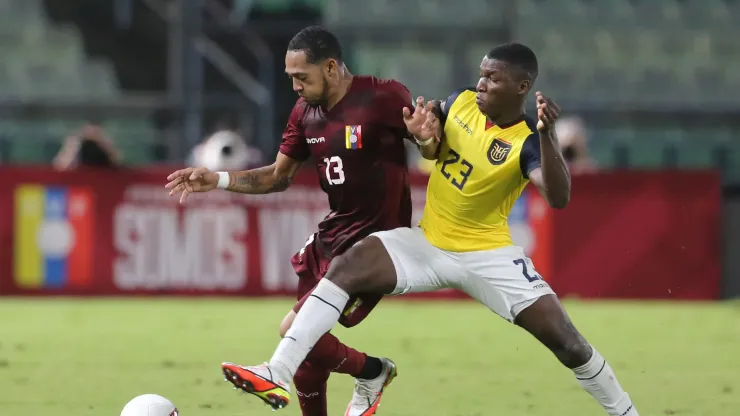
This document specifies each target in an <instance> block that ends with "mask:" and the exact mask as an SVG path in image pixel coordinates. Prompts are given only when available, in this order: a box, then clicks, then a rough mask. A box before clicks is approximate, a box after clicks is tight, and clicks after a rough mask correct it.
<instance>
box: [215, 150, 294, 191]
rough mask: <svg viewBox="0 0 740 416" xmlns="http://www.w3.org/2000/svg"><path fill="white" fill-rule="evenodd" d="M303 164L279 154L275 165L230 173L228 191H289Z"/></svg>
mask: <svg viewBox="0 0 740 416" xmlns="http://www.w3.org/2000/svg"><path fill="white" fill-rule="evenodd" d="M301 165H302V162H300V161H298V160H296V159H293V158H291V157H289V156H286V155H284V154H283V153H280V152H278V155H277V159H276V160H275V163H273V164H272V165H270V166H264V167H261V168H257V169H251V170H245V171H240V172H229V173H228V175H229V185H228V186H227V187H226V190H227V191H231V192H238V193H242V194H269V193H272V192H281V191H284V190H286V189H288V186H290V184H291V182H293V178H295V175H296V173H298V169H300V167H301Z"/></svg>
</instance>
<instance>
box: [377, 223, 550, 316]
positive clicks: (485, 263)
mask: <svg viewBox="0 0 740 416" xmlns="http://www.w3.org/2000/svg"><path fill="white" fill-rule="evenodd" d="M372 235H373V236H375V237H378V238H379V239H380V241H382V242H383V245H384V246H385V248H386V250H388V253H389V254H390V256H391V259H392V260H393V265H394V266H395V267H396V275H397V277H398V282H397V283H396V289H395V290H394V291H393V293H392V294H394V295H400V294H404V293H408V292H431V291H434V290H438V289H444V288H454V289H459V290H462V291H463V292H465V293H467V294H468V295H470V296H471V297H473V298H474V299H476V300H477V301H478V302H480V303H482V304H484V305H486V306H487V307H488V308H489V309H490V310H492V311H493V312H495V313H496V314H498V315H499V316H501V317H502V318H504V319H506V320H508V321H509V322H514V318H516V316H517V315H518V314H519V312H521V311H523V310H524V309H526V308H527V307H529V306H530V305H532V304H533V303H534V302H535V301H536V300H537V299H539V298H540V297H541V296H544V295H552V294H554V293H555V292H553V291H552V289H551V288H550V285H548V284H547V283H546V282H545V281H544V280H542V277H541V276H540V275H539V274H537V272H536V271H535V269H534V266H533V265H532V260H530V259H529V258H528V257H527V256H526V255H524V250H522V248H521V247H517V246H509V247H502V248H498V249H495V250H486V251H471V252H462V253H458V252H452V251H445V250H441V249H439V248H437V247H435V246H433V245H432V244H431V243H430V242H429V241H428V240H427V239H426V237H425V236H424V232H423V231H422V230H421V228H419V227H415V228H396V229H395V230H391V231H382V232H378V233H374V234H372Z"/></svg>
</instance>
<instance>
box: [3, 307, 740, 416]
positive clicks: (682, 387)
mask: <svg viewBox="0 0 740 416" xmlns="http://www.w3.org/2000/svg"><path fill="white" fill-rule="evenodd" d="M291 304H292V302H291V301H290V300H269V301H263V300H236V299H229V300H215V299H192V300H187V299H176V300H173V299H141V300H121V299H116V300H105V299H98V300H79V299H73V300H53V299H44V300H37V299H7V298H0V415H3V416H21V415H28V416H37V415H38V416H40V415H53V416H87V415H90V416H92V415H95V416H99V415H113V416H117V415H118V414H119V412H120V410H121V408H122V407H123V405H124V404H125V403H126V402H127V401H128V400H129V399H130V398H132V397H134V396H135V395H138V394H141V393H158V394H161V395H163V396H165V397H168V398H169V399H171V400H172V401H174V402H175V404H177V406H178V407H179V408H180V410H181V414H182V415H183V416H191V415H214V416H215V415H219V416H230V415H234V416H236V415H241V416H251V415H260V414H264V415H267V414H271V412H270V410H269V408H267V407H265V406H263V405H262V404H261V403H258V400H256V399H255V398H253V397H251V396H247V395H244V394H241V393H238V392H236V391H234V390H232V388H231V385H230V384H228V383H225V382H224V381H223V377H222V376H221V372H220V367H219V364H220V362H221V361H227V360H229V361H236V362H240V363H244V364H256V363H260V362H262V361H265V360H267V359H269V357H270V355H271V353H272V350H273V348H274V347H275V346H276V345H277V342H278V335H277V332H278V329H277V327H278V324H279V323H280V321H281V319H282V317H283V316H284V314H285V312H286V311H287V310H288V309H289V308H290V306H291ZM567 308H568V310H569V311H570V313H571V316H572V318H573V320H574V321H575V323H576V325H577V326H578V327H579V328H580V329H581V331H582V332H583V333H584V334H585V336H586V338H588V339H589V340H590V341H591V342H592V343H593V344H594V345H596V346H597V348H598V349H599V350H600V351H601V353H602V354H603V355H604V356H605V357H606V358H607V359H608V360H609V361H610V363H611V365H612V367H614V369H615V371H616V372H617V375H618V376H619V378H620V381H621V382H622V385H623V386H624V387H625V389H626V390H627V391H628V392H629V393H630V394H631V396H632V397H633V399H634V401H635V403H636V404H637V406H638V409H639V410H640V414H641V415H642V416H651V415H674V414H675V415H682V416H684V415H734V414H740V304H738V303H729V302H728V303H717V304H699V303H691V304H688V303H686V304H677V303H616V302H615V303H581V302H568V303H567ZM336 333H337V334H338V335H339V337H340V338H341V339H343V340H345V341H346V342H348V343H349V344H351V345H353V346H355V347H357V348H358V349H362V350H365V351H367V352H370V353H373V354H378V355H386V356H389V357H392V358H393V359H394V360H395V361H396V363H397V364H398V366H399V377H398V378H397V379H396V381H395V382H394V384H393V385H392V386H391V387H390V388H389V390H388V392H387V395H386V397H385V400H384V402H383V405H382V406H381V408H380V411H379V412H378V415H379V416H393V415H398V416H401V415H403V416H413V415H425V416H427V415H441V416H455V415H461V416H462V415H464V416H474V415H487V416H488V415H537V416H540V415H542V416H545V415H548V416H550V415H568V416H571V415H579V416H580V415H600V414H602V413H601V409H600V407H599V406H598V405H596V403H595V402H594V401H593V399H591V397H590V396H588V395H587V394H586V393H585V392H583V391H582V390H581V389H580V387H579V386H578V384H577V383H576V381H575V380H574V378H573V376H572V374H571V373H570V372H569V371H568V370H566V369H564V368H561V367H560V365H559V364H558V363H557V362H556V360H555V359H554V357H552V356H551V355H550V353H549V352H548V351H546V350H545V349H544V348H543V347H541V346H540V345H538V344H537V342H536V341H535V340H534V339H533V338H531V337H530V336H529V335H528V334H526V333H524V332H523V331H521V330H520V329H518V328H516V327H514V326H512V325H510V324H508V323H506V322H505V321H503V320H501V319H500V318H498V317H496V316H494V315H492V314H491V313H489V312H488V311H487V310H485V309H484V308H483V307H481V306H479V305H477V304H474V303H468V302H455V303H443V302H435V303H423V302H403V301H388V302H385V303H384V304H382V306H381V307H379V308H378V309H377V310H376V311H375V312H373V314H372V315H371V316H370V317H369V318H368V319H367V320H366V321H365V322H364V323H363V324H362V325H360V326H358V327H356V328H353V329H344V328H341V329H338V330H336ZM351 390H352V379H351V378H350V377H348V376H343V375H336V376H333V377H332V379H331V381H330V387H329V398H330V414H332V415H341V414H343V411H344V407H345V405H346V403H347V401H348V400H349V398H350V396H351ZM282 414H285V415H299V414H300V411H299V409H298V406H297V405H296V404H295V401H294V402H293V404H291V405H290V406H289V407H288V408H287V409H285V410H282Z"/></svg>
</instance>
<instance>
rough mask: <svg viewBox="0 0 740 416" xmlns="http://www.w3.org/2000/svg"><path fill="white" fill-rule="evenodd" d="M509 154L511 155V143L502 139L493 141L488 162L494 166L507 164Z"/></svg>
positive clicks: (489, 149)
mask: <svg viewBox="0 0 740 416" xmlns="http://www.w3.org/2000/svg"><path fill="white" fill-rule="evenodd" d="M509 153H511V143H508V142H506V141H504V140H502V139H493V142H492V143H491V147H489V148H488V161H489V162H491V164H492V165H500V164H502V163H504V162H506V158H507V157H509Z"/></svg>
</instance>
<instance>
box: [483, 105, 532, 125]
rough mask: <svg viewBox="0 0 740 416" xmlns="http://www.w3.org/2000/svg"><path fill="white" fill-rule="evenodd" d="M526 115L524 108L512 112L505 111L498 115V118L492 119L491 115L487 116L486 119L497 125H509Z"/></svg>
mask: <svg viewBox="0 0 740 416" xmlns="http://www.w3.org/2000/svg"><path fill="white" fill-rule="evenodd" d="M523 114H524V106H523V105H522V106H521V107H519V108H517V109H512V110H510V111H503V112H501V113H499V114H497V115H496V117H491V116H490V115H488V114H486V118H488V121H490V122H491V123H493V124H495V125H506V124H509V123H512V122H514V121H516V120H518V119H519V118H520V117H521V116H522V115H523Z"/></svg>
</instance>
